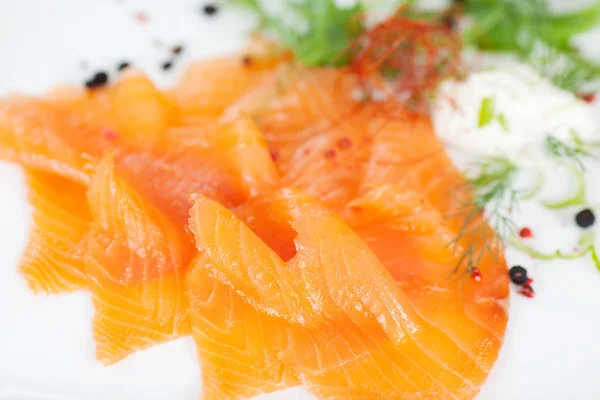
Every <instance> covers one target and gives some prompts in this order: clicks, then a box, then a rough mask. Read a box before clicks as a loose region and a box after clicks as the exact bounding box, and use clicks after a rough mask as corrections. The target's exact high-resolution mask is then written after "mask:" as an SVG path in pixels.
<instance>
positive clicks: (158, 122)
mask: <svg viewBox="0 0 600 400" xmlns="http://www.w3.org/2000/svg"><path fill="white" fill-rule="evenodd" d="M49 100H50V101H52V102H53V103H54V104H57V105H58V106H60V107H61V108H63V109H67V110H69V111H70V112H72V113H73V114H74V115H76V116H77V118H78V119H79V120H80V121H82V122H84V123H85V124H86V125H89V126H96V127H101V131H100V134H101V135H102V136H103V137H104V138H105V139H106V140H108V141H109V142H111V143H113V144H114V145H116V146H119V147H123V146H124V145H127V146H128V147H130V148H132V149H138V150H142V149H156V148H160V147H161V146H164V145H165V143H164V141H163V139H164V135H165V133H166V131H167V129H168V128H169V127H170V126H172V125H175V124H178V123H179V121H180V110H179V109H178V108H177V107H176V105H174V104H172V103H171V102H170V101H169V100H168V99H167V97H166V96H165V95H163V93H161V92H160V91H159V90H158V88H156V86H154V84H153V83H152V82H151V81H150V80H149V79H148V77H146V76H145V75H143V74H142V73H141V72H139V71H127V72H126V73H124V74H123V75H122V77H121V78H120V79H119V80H118V81H117V82H116V83H115V84H113V85H109V86H107V87H105V88H103V89H101V90H92V91H86V90H84V89H70V90H68V89H67V90H62V91H58V92H55V93H54V94H53V95H52V97H50V98H49Z"/></svg>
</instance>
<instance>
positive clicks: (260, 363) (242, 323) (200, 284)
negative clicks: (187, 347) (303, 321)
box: [187, 254, 299, 400]
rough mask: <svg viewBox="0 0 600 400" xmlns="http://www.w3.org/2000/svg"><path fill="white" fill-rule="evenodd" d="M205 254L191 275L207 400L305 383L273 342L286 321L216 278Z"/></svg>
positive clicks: (192, 321) (193, 324)
mask: <svg viewBox="0 0 600 400" xmlns="http://www.w3.org/2000/svg"><path fill="white" fill-rule="evenodd" d="M213 273H214V270H213V269H212V267H211V266H210V265H209V264H208V257H207V256H206V255H205V254H200V255H198V256H197V257H196V258H195V259H194V261H192V263H191V265H190V267H189V271H188V275H187V295H188V299H189V304H190V310H189V314H188V315H189V321H190V325H191V327H192V335H193V337H194V341H195V343H196V347H197V349H198V357H199V360H200V363H201V367H202V368H201V369H202V396H201V397H202V399H205V400H220V399H246V398H249V397H253V396H256V395H259V394H261V393H269V392H273V391H275V390H279V389H285V388H286V387H291V386H295V385H297V384H298V383H299V381H298V379H297V378H296V377H295V375H294V373H293V371H292V370H291V369H290V368H289V367H287V366H285V365H284V364H283V363H282V362H281V361H280V360H279V358H278V354H277V351H276V350H275V349H274V347H273V346H272V340H273V337H274V336H275V335H279V334H281V332H282V330H281V329H280V328H279V327H280V325H281V323H282V322H281V321H278V320H276V319H274V318H271V317H269V316H267V315H266V314H263V313H261V312H259V311H258V310H256V309H255V308H254V307H252V306H250V305H249V304H247V303H246V302H244V301H243V300H242V298H241V297H240V296H239V295H238V294H237V293H236V292H235V290H233V289H232V288H231V287H229V286H226V285H224V284H223V283H221V282H220V281H219V280H217V279H215V278H214V277H213Z"/></svg>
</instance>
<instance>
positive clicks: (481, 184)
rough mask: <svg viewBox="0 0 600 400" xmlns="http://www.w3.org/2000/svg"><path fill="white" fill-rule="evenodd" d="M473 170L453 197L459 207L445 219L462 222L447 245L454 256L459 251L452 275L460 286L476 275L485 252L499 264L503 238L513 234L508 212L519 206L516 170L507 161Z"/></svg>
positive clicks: (497, 159) (490, 162)
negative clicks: (465, 279)
mask: <svg viewBox="0 0 600 400" xmlns="http://www.w3.org/2000/svg"><path fill="white" fill-rule="evenodd" d="M473 170H475V171H477V172H476V173H475V174H474V175H472V176H468V177H467V183H466V185H465V186H464V187H461V188H458V189H457V191H456V192H455V193H452V195H453V196H454V198H455V199H456V200H457V202H458V203H459V206H458V209H457V211H456V213H453V214H451V215H448V216H447V217H448V218H461V221H462V225H461V227H460V231H459V233H458V234H457V236H456V237H455V238H454V240H453V241H452V242H450V244H449V245H450V246H452V247H453V250H454V251H455V252H457V251H461V253H460V257H459V259H458V262H457V264H456V265H455V267H454V269H453V270H452V272H451V275H452V276H456V277H457V279H460V278H462V279H463V282H464V278H466V277H468V276H469V275H473V273H474V272H476V271H477V266H478V265H479V263H480V262H481V260H482V258H483V256H484V255H485V253H486V252H488V253H489V254H490V255H491V256H492V257H493V258H494V260H498V259H499V252H500V251H501V250H502V248H503V247H504V245H503V243H504V238H506V237H509V236H510V235H512V234H514V232H515V231H516V224H515V222H514V221H513V220H512V218H511V217H510V216H509V212H508V210H510V209H511V208H514V207H517V206H518V192H517V190H516V189H515V186H514V181H515V179H516V176H517V173H518V167H517V166H516V165H515V164H514V163H512V162H511V161H510V160H508V159H506V158H502V157H490V158H488V159H486V160H484V161H483V162H481V163H480V164H479V165H477V166H475V167H474V168H473ZM490 227H491V228H492V229H490Z"/></svg>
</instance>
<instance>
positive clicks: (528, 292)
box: [519, 279, 535, 299]
mask: <svg viewBox="0 0 600 400" xmlns="http://www.w3.org/2000/svg"><path fill="white" fill-rule="evenodd" d="M532 283H533V279H527V282H525V283H524V284H523V287H522V288H521V290H519V294H522V295H523V296H525V297H528V298H530V299H531V298H533V297H534V296H535V291H534V290H533V287H532V286H531V284H532Z"/></svg>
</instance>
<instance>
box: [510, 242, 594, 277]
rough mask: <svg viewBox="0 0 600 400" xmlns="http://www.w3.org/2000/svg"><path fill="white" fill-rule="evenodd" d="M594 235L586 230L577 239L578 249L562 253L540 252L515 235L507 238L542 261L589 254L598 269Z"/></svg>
mask: <svg viewBox="0 0 600 400" xmlns="http://www.w3.org/2000/svg"><path fill="white" fill-rule="evenodd" d="M594 239H595V235H594V233H593V232H586V233H584V234H583V235H581V238H580V239H579V241H578V244H579V246H581V247H580V249H579V250H578V251H575V252H573V253H563V252H562V251H560V250H556V251H555V252H554V253H542V252H540V251H537V250H535V249H534V248H532V247H530V246H528V245H526V244H525V243H523V242H522V241H521V240H519V239H518V238H517V237H515V236H511V237H510V238H509V244H510V245H512V246H513V247H514V248H516V249H517V250H519V251H521V252H523V253H525V254H527V255H529V256H531V257H534V258H535V259H537V260H544V261H552V260H576V259H579V258H582V257H584V256H586V255H587V254H590V255H591V257H592V261H593V262H594V265H595V266H596V269H598V271H600V257H599V256H598V252H597V250H596V245H595V244H594Z"/></svg>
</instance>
